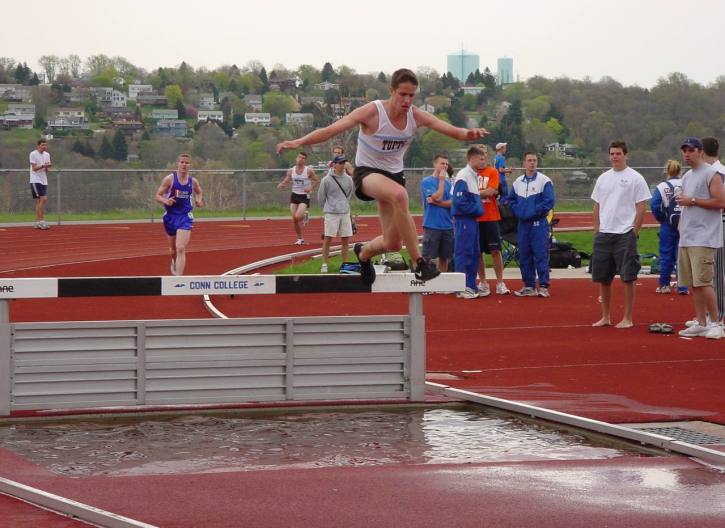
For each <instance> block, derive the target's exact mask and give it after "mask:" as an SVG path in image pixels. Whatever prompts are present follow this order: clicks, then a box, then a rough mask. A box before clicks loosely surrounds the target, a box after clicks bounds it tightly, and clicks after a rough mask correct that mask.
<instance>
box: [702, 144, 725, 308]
mask: <svg viewBox="0 0 725 528" xmlns="http://www.w3.org/2000/svg"><path fill="white" fill-rule="evenodd" d="M702 149H703V152H704V153H705V155H704V159H705V161H706V162H707V163H709V164H710V165H712V166H713V168H714V169H715V170H716V171H717V172H718V174H720V176H721V177H722V178H723V180H725V165H723V164H722V163H721V162H720V160H719V159H718V155H719V154H720V142H719V141H718V140H717V139H716V138H714V137H712V136H708V137H704V138H702ZM722 223H723V233H724V234H725V211H723V216H722ZM714 282H715V297H716V298H717V314H718V317H719V318H720V320H721V321H722V320H723V317H725V241H724V243H723V247H720V248H718V249H717V251H715V280H714Z"/></svg>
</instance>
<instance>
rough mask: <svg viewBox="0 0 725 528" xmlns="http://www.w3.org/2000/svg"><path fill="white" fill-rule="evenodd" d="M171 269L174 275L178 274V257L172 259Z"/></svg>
mask: <svg viewBox="0 0 725 528" xmlns="http://www.w3.org/2000/svg"><path fill="white" fill-rule="evenodd" d="M170 270H171V274H172V275H176V259H171V266H170Z"/></svg>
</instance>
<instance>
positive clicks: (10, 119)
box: [0, 112, 35, 129]
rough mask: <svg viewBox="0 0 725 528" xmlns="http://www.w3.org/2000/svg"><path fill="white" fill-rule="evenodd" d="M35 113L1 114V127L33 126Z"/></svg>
mask: <svg viewBox="0 0 725 528" xmlns="http://www.w3.org/2000/svg"><path fill="white" fill-rule="evenodd" d="M34 119H35V114H13V113H10V112H8V113H6V114H0V128H4V129H9V128H27V129H30V128H33V120H34Z"/></svg>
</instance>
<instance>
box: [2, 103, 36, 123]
mask: <svg viewBox="0 0 725 528" xmlns="http://www.w3.org/2000/svg"><path fill="white" fill-rule="evenodd" d="M7 113H8V114H16V115H29V116H30V118H31V119H35V105H34V104H31V103H9V104H8V111H7Z"/></svg>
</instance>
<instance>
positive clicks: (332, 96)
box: [325, 88, 340, 106]
mask: <svg viewBox="0 0 725 528" xmlns="http://www.w3.org/2000/svg"><path fill="white" fill-rule="evenodd" d="M339 102H340V92H339V91H338V90H336V89H335V88H330V89H329V90H327V91H326V92H325V104H326V105H328V106H329V105H333V104H338V103H339Z"/></svg>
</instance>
